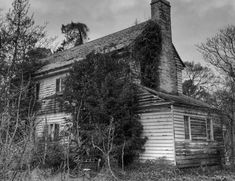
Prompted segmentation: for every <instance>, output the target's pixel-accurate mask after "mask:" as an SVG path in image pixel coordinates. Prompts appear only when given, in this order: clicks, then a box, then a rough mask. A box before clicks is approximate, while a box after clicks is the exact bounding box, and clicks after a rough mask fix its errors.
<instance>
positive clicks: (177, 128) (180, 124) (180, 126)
mask: <svg viewBox="0 0 235 181" xmlns="http://www.w3.org/2000/svg"><path fill="white" fill-rule="evenodd" d="M184 116H189V117H198V118H206V117H207V116H208V113H206V112H203V111H200V110H195V109H190V108H187V109H186V108H177V107H174V132H175V141H185V135H184Z"/></svg>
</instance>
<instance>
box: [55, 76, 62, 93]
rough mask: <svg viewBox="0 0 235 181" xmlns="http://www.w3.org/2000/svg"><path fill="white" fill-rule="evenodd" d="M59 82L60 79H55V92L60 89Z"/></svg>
mask: <svg viewBox="0 0 235 181" xmlns="http://www.w3.org/2000/svg"><path fill="white" fill-rule="evenodd" d="M60 83H61V79H56V92H60V91H61V87H60Z"/></svg>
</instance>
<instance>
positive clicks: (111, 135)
mask: <svg viewBox="0 0 235 181" xmlns="http://www.w3.org/2000/svg"><path fill="white" fill-rule="evenodd" d="M114 57H115V56H114V55H113V54H112V53H107V54H100V53H97V54H95V53H91V54H89V55H88V56H87V57H86V59H85V60H83V61H79V62H76V63H75V64H74V65H73V67H72V69H71V71H70V74H69V76H68V78H67V80H66V86H65V87H66V89H65V92H64V100H65V103H67V111H68V112H70V113H72V115H73V120H72V122H73V127H72V128H71V129H72V133H73V135H74V137H75V138H74V141H75V142H77V145H79V147H80V151H81V152H82V153H80V154H81V155H83V156H84V157H86V156H87V155H88V156H89V155H91V154H94V152H97V150H98V152H99V154H100V155H102V157H103V158H104V159H105V161H107V162H109V160H107V158H108V157H109V158H111V157H112V158H116V159H117V160H119V163H122V164H124V163H125V164H129V163H131V162H132V161H133V160H134V158H136V157H137V156H138V155H139V153H140V152H142V151H143V149H142V147H143V145H144V143H145V140H146V139H145V138H142V137H141V134H142V131H143V127H142V125H141V123H140V122H139V120H138V119H139V117H138V115H136V110H137V89H136V87H135V85H134V84H133V80H132V76H131V69H130V66H129V63H127V62H125V61H124V60H123V59H116V58H114ZM94 148H96V149H95V150H96V151H95V150H94ZM109 158H108V159H109Z"/></svg>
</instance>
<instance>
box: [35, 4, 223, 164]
mask: <svg viewBox="0 0 235 181" xmlns="http://www.w3.org/2000/svg"><path fill="white" fill-rule="evenodd" d="M170 8H171V7H170V3H169V2H168V1H166V0H152V2H151V19H152V20H153V21H155V22H157V23H158V24H159V25H160V27H161V31H162V51H161V55H160V66H159V72H160V73H159V76H160V79H159V81H160V82H159V85H160V86H159V87H160V88H159V89H158V90H153V89H150V88H147V87H144V86H143V85H141V83H140V84H139V86H138V87H139V112H138V114H139V115H140V117H141V122H142V124H143V126H144V136H147V137H148V140H147V142H146V144H145V152H144V153H143V154H142V155H141V158H140V159H141V160H149V159H150V160H155V159H158V158H162V157H164V158H165V159H167V160H170V161H172V163H173V164H175V165H177V166H179V167H189V166H199V165H201V164H207V165H215V164H219V163H220V162H221V159H223V135H222V124H221V121H222V120H221V117H220V115H219V114H218V113H216V111H214V110H213V109H212V108H211V106H210V105H207V104H205V103H203V102H200V101H197V100H194V99H192V98H189V97H186V96H184V95H183V94H182V70H183V69H184V63H183V62H182V60H181V58H180V56H179V55H178V53H177V51H176V49H175V47H174V45H173V43H172V33H171V15H170V14H171V12H170ZM145 25H146V22H143V23H141V24H137V25H135V26H132V27H129V28H127V29H124V30H122V31H119V32H116V33H113V34H110V35H107V36H105V37H102V38H99V39H96V40H93V41H90V42H88V43H85V44H83V45H80V46H76V47H74V48H71V49H68V50H65V51H63V52H59V53H55V54H53V55H51V56H49V57H47V58H46V59H44V61H47V62H48V64H47V65H45V66H44V67H43V68H42V69H40V70H39V71H37V72H36V73H35V78H36V80H37V81H38V84H37V88H36V91H37V94H38V98H39V100H40V101H41V103H42V108H41V110H40V114H39V116H38V119H37V120H38V121H39V125H38V127H37V133H38V135H39V136H40V135H41V134H42V130H43V127H44V125H45V124H46V123H47V124H48V125H49V132H50V135H51V137H52V139H53V138H55V137H56V136H57V135H58V134H59V132H60V131H61V130H62V129H63V127H64V125H65V121H64V118H66V117H69V115H67V114H66V113H64V112H63V110H62V109H61V107H60V104H59V103H58V102H57V100H56V99H55V98H54V96H53V95H60V94H62V91H63V78H64V77H65V76H66V74H67V73H68V71H69V68H70V67H71V65H72V64H73V62H74V61H79V60H82V59H84V58H85V57H86V55H87V54H88V53H90V52H91V51H98V50H99V49H102V48H104V47H105V46H109V45H110V44H115V47H116V50H118V51H119V52H122V51H123V50H124V49H125V50H126V48H128V47H129V46H130V45H131V43H132V42H133V41H134V40H135V38H136V37H137V36H138V35H140V34H141V32H142V31H143V29H144V27H145ZM125 56H128V55H127V54H123V57H122V58H126V57H125Z"/></svg>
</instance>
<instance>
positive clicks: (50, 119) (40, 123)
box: [36, 113, 70, 137]
mask: <svg viewBox="0 0 235 181" xmlns="http://www.w3.org/2000/svg"><path fill="white" fill-rule="evenodd" d="M69 117H70V115H68V114H65V113H57V114H45V115H40V116H38V117H37V127H36V133H37V136H38V137H41V136H42V135H43V131H44V127H45V125H46V123H47V124H52V123H57V124H60V131H61V130H63V128H64V126H65V118H69Z"/></svg>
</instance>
